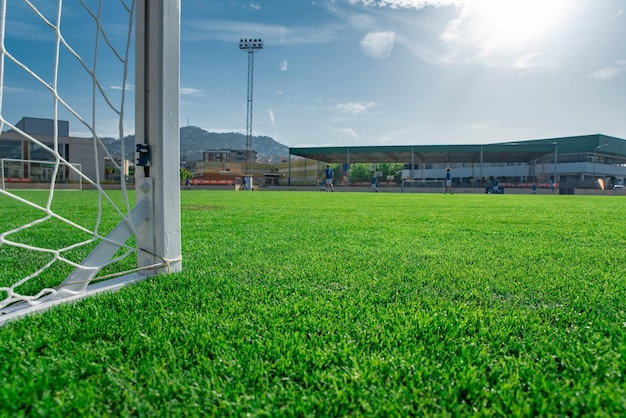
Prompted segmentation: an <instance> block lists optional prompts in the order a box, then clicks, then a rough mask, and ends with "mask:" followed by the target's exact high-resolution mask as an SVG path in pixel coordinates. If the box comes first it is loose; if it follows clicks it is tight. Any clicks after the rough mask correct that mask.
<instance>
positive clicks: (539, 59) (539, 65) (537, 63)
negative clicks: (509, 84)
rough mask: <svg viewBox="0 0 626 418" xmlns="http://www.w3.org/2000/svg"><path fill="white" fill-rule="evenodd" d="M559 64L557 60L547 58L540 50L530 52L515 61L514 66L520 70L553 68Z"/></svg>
mask: <svg viewBox="0 0 626 418" xmlns="http://www.w3.org/2000/svg"><path fill="white" fill-rule="evenodd" d="M558 66H559V63H558V62H557V61H556V60H553V59H549V58H545V57H543V56H542V54H541V53H540V52H529V53H528V54H525V55H522V56H521V57H518V58H517V59H516V60H515V61H514V62H513V68H516V69H520V70H552V69H556V68H558Z"/></svg>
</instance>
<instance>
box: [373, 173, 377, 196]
mask: <svg viewBox="0 0 626 418" xmlns="http://www.w3.org/2000/svg"><path fill="white" fill-rule="evenodd" d="M372 190H373V191H375V192H378V180H377V179H376V175H373V176H372Z"/></svg>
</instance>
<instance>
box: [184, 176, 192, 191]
mask: <svg viewBox="0 0 626 418" xmlns="http://www.w3.org/2000/svg"><path fill="white" fill-rule="evenodd" d="M185 190H191V181H189V177H187V178H186V179H185Z"/></svg>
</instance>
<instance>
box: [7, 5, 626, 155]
mask: <svg viewBox="0 0 626 418" xmlns="http://www.w3.org/2000/svg"><path fill="white" fill-rule="evenodd" d="M40 3H41V2H40ZM44 3H45V2H44ZM48 3H56V2H48ZM66 3H67V2H66ZM181 9H182V21H181V40H182V42H181V107H180V117H181V126H185V125H187V124H190V125H194V126H199V127H201V128H203V129H206V130H208V131H213V132H231V131H235V132H242V133H245V129H246V87H247V84H246V83H247V54H246V53H245V52H243V51H241V50H239V47H238V43H239V39H240V38H262V39H263V40H264V49H263V50H262V51H259V52H257V53H255V60H254V64H255V66H254V83H255V84H254V118H253V122H254V123H253V133H254V135H267V136H271V137H273V138H274V139H276V140H277V141H279V142H281V143H283V144H285V145H288V146H292V147H298V146H342V145H401V144H459V143H490V142H501V141H514V140H524V139H539V138H550V137H558V136H569V135H585V134H595V133H601V134H606V135H612V136H617V137H621V138H626V122H625V119H624V107H625V106H624V104H625V103H626V94H625V93H626V42H624V39H626V20H625V19H626V15H625V14H624V9H626V1H625V0H465V1H464V0H458V1H451V0H449V1H445V0H438V1H436V0H432V1H429V0H315V1H308V0H272V1H236V0H215V1H213V0H182V8H181ZM70 22H71V23H68V26H67V28H71V29H74V26H72V25H76V26H77V27H78V26H82V25H84V23H81V22H82V21H79V20H78V19H76V21H72V20H71V19H70ZM118 23H119V22H118ZM7 26H8V29H11V27H10V26H9V25H7ZM68 30H69V29H68ZM28 33H34V32H28ZM120 33H122V30H121V29H120ZM9 35H10V34H9ZM9 35H7V36H9ZM24 36H25V35H24V31H20V32H19V33H18V31H15V32H14V37H15V38H16V39H15V40H14V42H16V43H17V42H18V41H17V38H23V37H24ZM20 42H26V41H25V40H23V39H20ZM28 42H30V43H31V44H35V45H38V44H37V42H38V41H37V40H32V39H30V40H28ZM25 50H26V49H25ZM32 50H33V51H34V47H33V49H32ZM68 83H69V84H71V85H72V86H74V85H77V84H78V82H77V79H76V78H74V77H72V79H71V82H68ZM104 83H105V88H106V89H110V91H111V94H113V95H114V97H116V96H115V94H117V95H119V92H118V93H116V92H115V89H116V88H119V84H116V83H117V81H116V80H114V79H113V78H110V79H108V78H106V77H105V80H104ZM7 84H8V83H7V82H6V81H5V85H7ZM11 87H12V88H16V89H17V88H25V87H22V86H18V85H11ZM83 91H86V92H87V93H89V92H90V87H88V88H83ZM7 99H8V97H7V95H5V104H4V105H3V112H5V115H6V116H5V117H7V119H9V120H11V121H16V120H14V119H15V118H18V119H19V117H21V116H22V115H26V114H28V113H29V111H30V112H32V113H37V114H29V115H30V116H37V117H50V116H49V115H45V114H43V113H42V114H40V113H38V112H39V110H38V109H37V108H36V107H35V106H33V104H32V103H31V104H29V105H26V104H24V103H21V104H20V105H19V106H15V107H13V106H12V107H11V109H10V110H8V109H7V104H6V102H7ZM24 106H26V107H24ZM7 112H13V113H7ZM12 114H15V116H14V117H13V119H11V118H10V115H12ZM102 120H103V121H107V120H108V119H107V118H106V117H103V118H102ZM110 120H113V118H110ZM70 123H71V128H72V130H73V131H75V132H78V131H80V129H79V128H80V126H77V124H75V123H74V122H70ZM127 129H128V130H129V131H130V133H132V131H133V129H132V126H129V127H128V128H127Z"/></svg>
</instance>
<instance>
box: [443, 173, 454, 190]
mask: <svg viewBox="0 0 626 418" xmlns="http://www.w3.org/2000/svg"><path fill="white" fill-rule="evenodd" d="M447 192H450V194H452V174H451V173H450V167H448V168H446V189H445V190H444V191H443V194H446V193H447Z"/></svg>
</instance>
